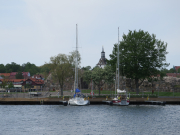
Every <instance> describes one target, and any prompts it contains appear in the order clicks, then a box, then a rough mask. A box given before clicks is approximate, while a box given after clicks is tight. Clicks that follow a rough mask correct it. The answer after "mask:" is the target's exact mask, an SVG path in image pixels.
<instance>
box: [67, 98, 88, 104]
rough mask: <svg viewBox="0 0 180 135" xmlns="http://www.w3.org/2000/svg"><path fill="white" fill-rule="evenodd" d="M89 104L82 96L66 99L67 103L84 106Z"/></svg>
mask: <svg viewBox="0 0 180 135" xmlns="http://www.w3.org/2000/svg"><path fill="white" fill-rule="evenodd" d="M89 104H90V102H89V100H84V98H80V97H75V98H71V99H69V101H68V105H77V106H84V105H89Z"/></svg>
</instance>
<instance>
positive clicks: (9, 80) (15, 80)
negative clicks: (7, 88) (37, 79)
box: [0, 79, 26, 82]
mask: <svg viewBox="0 0 180 135" xmlns="http://www.w3.org/2000/svg"><path fill="white" fill-rule="evenodd" d="M3 80H4V79H0V81H2V82H3ZM5 80H6V81H7V82H23V81H25V80H26V79H5Z"/></svg>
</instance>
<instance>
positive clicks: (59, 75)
mask: <svg viewBox="0 0 180 135" xmlns="http://www.w3.org/2000/svg"><path fill="white" fill-rule="evenodd" d="M74 57H75V55H74V52H72V53H71V54H70V55H66V54H58V55H57V56H54V57H51V58H50V63H49V64H50V65H51V73H52V76H53V78H54V80H58V83H59V85H60V88H61V96H63V87H64V82H65V81H67V79H68V78H72V77H73V75H74V70H73V69H74V61H75V58H74ZM79 60H80V59H79ZM79 63H80V62H79ZM68 80H69V79H68Z"/></svg>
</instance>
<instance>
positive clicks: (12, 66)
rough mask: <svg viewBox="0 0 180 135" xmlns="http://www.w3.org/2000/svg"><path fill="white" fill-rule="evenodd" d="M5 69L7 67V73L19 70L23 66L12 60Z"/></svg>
mask: <svg viewBox="0 0 180 135" xmlns="http://www.w3.org/2000/svg"><path fill="white" fill-rule="evenodd" d="M5 69H6V73H11V72H17V71H21V66H20V65H19V64H16V63H14V62H11V64H6V66H5Z"/></svg>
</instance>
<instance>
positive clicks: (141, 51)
mask: <svg viewBox="0 0 180 135" xmlns="http://www.w3.org/2000/svg"><path fill="white" fill-rule="evenodd" d="M166 49H167V43H164V42H163V41H161V40H158V39H156V36H155V35H154V34H152V35H150V34H149V33H148V32H144V31H143V30H139V31H136V30H134V31H129V33H128V34H127V35H125V34H123V37H122V41H121V42H120V45H119V51H120V55H119V57H120V70H121V72H120V73H121V74H124V75H125V76H126V77H127V78H131V79H134V80H135V84H136V92H137V93H139V89H138V87H139V86H140V85H141V83H142V82H143V81H144V79H146V78H149V77H151V76H157V74H159V73H160V69H161V68H163V67H167V66H168V65H169V64H168V63H166V54H167V53H168V52H166ZM116 61H117V44H115V45H114V48H113V53H112V54H110V60H109V61H108V64H110V65H112V66H113V67H116V66H115V64H116Z"/></svg>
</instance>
